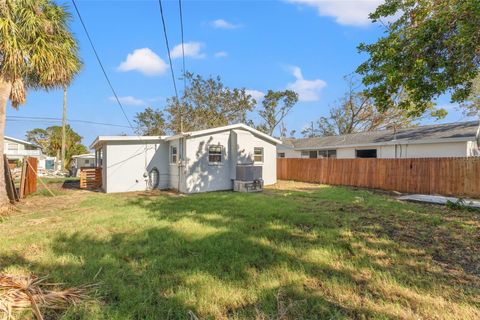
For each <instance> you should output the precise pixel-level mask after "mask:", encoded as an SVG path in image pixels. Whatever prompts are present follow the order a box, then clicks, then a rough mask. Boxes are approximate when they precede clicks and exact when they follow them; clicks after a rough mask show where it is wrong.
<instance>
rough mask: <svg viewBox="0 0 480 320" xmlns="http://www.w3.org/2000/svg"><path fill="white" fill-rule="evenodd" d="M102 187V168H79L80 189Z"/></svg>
mask: <svg viewBox="0 0 480 320" xmlns="http://www.w3.org/2000/svg"><path fill="white" fill-rule="evenodd" d="M101 186H102V168H91V167H82V168H80V188H81V189H97V188H100V187H101Z"/></svg>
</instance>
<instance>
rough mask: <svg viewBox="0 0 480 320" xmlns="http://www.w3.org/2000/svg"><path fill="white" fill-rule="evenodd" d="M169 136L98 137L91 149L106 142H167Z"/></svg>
mask: <svg viewBox="0 0 480 320" xmlns="http://www.w3.org/2000/svg"><path fill="white" fill-rule="evenodd" d="M166 137H167V136H98V137H97V138H96V139H95V140H94V141H93V142H92V144H90V149H96V147H97V146H101V145H102V144H103V143H105V142H114V141H126V142H127V141H128V142H129V141H134V142H135V141H139V142H155V141H162V140H165V138H166Z"/></svg>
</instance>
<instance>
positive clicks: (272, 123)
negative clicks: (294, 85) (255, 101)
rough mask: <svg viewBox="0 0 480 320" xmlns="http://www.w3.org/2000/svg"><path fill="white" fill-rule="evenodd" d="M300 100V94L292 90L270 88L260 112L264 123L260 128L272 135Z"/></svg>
mask: <svg viewBox="0 0 480 320" xmlns="http://www.w3.org/2000/svg"><path fill="white" fill-rule="evenodd" d="M297 102H298V94H297V93H296V92H294V91H292V90H285V91H272V90H268V92H267V94H266V95H265V97H263V101H262V109H260V110H259V111H258V114H259V115H260V117H261V118H262V119H263V123H262V124H260V125H259V126H258V129H259V130H261V131H263V132H265V133H267V134H269V135H272V134H273V131H274V130H275V128H276V127H277V126H278V125H279V124H280V123H281V122H282V121H283V119H284V118H285V117H286V116H287V114H288V113H289V112H290V110H292V108H293V107H294V106H295V104H296V103H297Z"/></svg>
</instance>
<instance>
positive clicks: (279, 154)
mask: <svg viewBox="0 0 480 320" xmlns="http://www.w3.org/2000/svg"><path fill="white" fill-rule="evenodd" d="M277 156H278V157H279V158H285V152H280V153H278V154H277Z"/></svg>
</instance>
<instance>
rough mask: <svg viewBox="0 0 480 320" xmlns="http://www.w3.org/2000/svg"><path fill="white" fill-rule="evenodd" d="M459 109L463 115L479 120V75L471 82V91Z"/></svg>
mask: <svg viewBox="0 0 480 320" xmlns="http://www.w3.org/2000/svg"><path fill="white" fill-rule="evenodd" d="M460 107H461V109H462V111H463V114H464V115H466V116H468V117H477V118H480V74H479V75H478V76H477V77H476V78H475V79H474V80H473V82H472V91H471V92H470V95H469V96H468V98H467V99H466V101H465V102H463V103H462V104H461V105H460Z"/></svg>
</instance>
